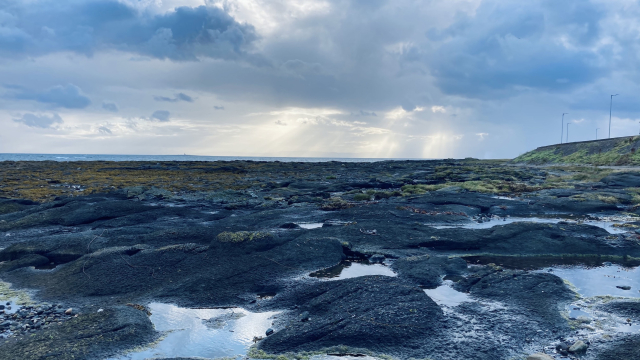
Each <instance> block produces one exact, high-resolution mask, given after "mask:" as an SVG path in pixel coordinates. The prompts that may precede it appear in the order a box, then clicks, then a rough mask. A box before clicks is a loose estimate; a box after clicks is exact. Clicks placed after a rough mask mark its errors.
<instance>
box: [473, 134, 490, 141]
mask: <svg viewBox="0 0 640 360" xmlns="http://www.w3.org/2000/svg"><path fill="white" fill-rule="evenodd" d="M488 135H489V133H477V134H476V136H478V137H479V138H480V140H484V137H485V136H488Z"/></svg>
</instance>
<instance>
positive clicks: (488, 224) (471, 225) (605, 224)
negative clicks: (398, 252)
mask: <svg viewBox="0 0 640 360" xmlns="http://www.w3.org/2000/svg"><path fill="white" fill-rule="evenodd" d="M627 220H628V219H627ZM561 221H567V222H568V223H569V224H574V225H575V224H577V222H574V221H571V220H567V219H552V218H536V217H524V218H523V217H508V218H499V219H497V218H493V219H490V220H487V221H485V222H481V223H477V222H474V221H471V222H468V223H464V224H460V225H436V226H433V225H430V224H426V225H429V226H432V227H434V228H436V229H452V228H459V229H490V228H492V227H494V226H498V225H506V224H511V223H515V222H534V223H540V224H557V223H559V222H561ZM629 221H630V220H629ZM624 222H625V220H624V219H615V220H609V219H607V220H606V221H604V220H603V221H596V220H587V221H585V222H583V223H581V224H584V225H592V226H597V227H599V228H603V229H605V230H607V231H608V232H609V233H610V234H621V233H624V232H627V231H629V229H627V228H624V227H616V226H613V225H614V224H622V223H624Z"/></svg>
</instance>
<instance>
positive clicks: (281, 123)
mask: <svg viewBox="0 0 640 360" xmlns="http://www.w3.org/2000/svg"><path fill="white" fill-rule="evenodd" d="M276 125H280V126H287V123H286V122H284V121H282V120H277V121H276Z"/></svg>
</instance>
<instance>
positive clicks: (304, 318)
mask: <svg viewBox="0 0 640 360" xmlns="http://www.w3.org/2000/svg"><path fill="white" fill-rule="evenodd" d="M300 321H302V322H305V321H309V312H308V311H305V312H303V313H302V314H300Z"/></svg>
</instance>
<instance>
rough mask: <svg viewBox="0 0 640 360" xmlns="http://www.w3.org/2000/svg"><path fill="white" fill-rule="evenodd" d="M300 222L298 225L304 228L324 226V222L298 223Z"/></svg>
mask: <svg viewBox="0 0 640 360" xmlns="http://www.w3.org/2000/svg"><path fill="white" fill-rule="evenodd" d="M296 224H298V226H300V227H301V228H303V229H307V230H309V229H317V228H321V227H322V225H323V224H322V223H296Z"/></svg>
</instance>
